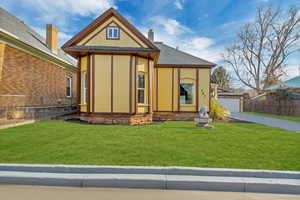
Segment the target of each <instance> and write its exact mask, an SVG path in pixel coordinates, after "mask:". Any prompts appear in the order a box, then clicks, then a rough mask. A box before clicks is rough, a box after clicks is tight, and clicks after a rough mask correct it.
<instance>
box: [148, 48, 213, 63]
mask: <svg viewBox="0 0 300 200" xmlns="http://www.w3.org/2000/svg"><path fill="white" fill-rule="evenodd" d="M154 44H155V45H156V46H157V47H158V48H159V49H160V56H159V59H158V62H157V65H158V66H159V65H161V66H163V65H166V66H168V65H175V66H176V65H179V67H189V66H194V67H214V66H215V65H216V64H214V63H212V62H209V61H206V60H204V59H202V58H198V57H196V56H193V55H191V54H188V53H185V52H183V51H180V50H178V49H175V48H173V47H171V46H168V45H166V44H164V43H162V42H154Z"/></svg>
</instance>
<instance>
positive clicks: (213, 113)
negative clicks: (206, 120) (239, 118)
mask: <svg viewBox="0 0 300 200" xmlns="http://www.w3.org/2000/svg"><path fill="white" fill-rule="evenodd" d="M229 115H230V112H229V110H226V109H225V108H223V107H222V106H221V105H220V104H219V103H218V102H217V100H216V99H214V98H212V99H211V102H210V111H209V116H210V117H211V118H212V119H213V120H214V121H215V120H226V119H227V118H228V117H229Z"/></svg>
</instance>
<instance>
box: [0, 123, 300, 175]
mask: <svg viewBox="0 0 300 200" xmlns="http://www.w3.org/2000/svg"><path fill="white" fill-rule="evenodd" d="M213 125H214V126H215V128H214V129H199V128H196V127H195V123H194V122H172V121H170V122H165V123H161V124H155V125H148V126H108V125H103V126H101V125H83V124H76V123H71V122H64V121H44V122H39V123H35V124H28V125H24V126H19V127H14V128H9V129H2V130H0V163H35V164H41V163H43V164H84V165H85V164H89V165H146V166H198V167H221V168H248V169H249V168H250V169H277V170H300V134H299V133H296V132H288V131H284V130H281V129H277V128H271V127H267V126H263V125H259V124H250V123H220V122H218V123H213Z"/></svg>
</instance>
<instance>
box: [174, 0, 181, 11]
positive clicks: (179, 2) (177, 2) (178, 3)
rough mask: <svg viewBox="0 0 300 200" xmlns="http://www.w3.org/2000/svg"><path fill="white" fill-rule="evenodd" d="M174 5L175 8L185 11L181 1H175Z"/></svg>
mask: <svg viewBox="0 0 300 200" xmlns="http://www.w3.org/2000/svg"><path fill="white" fill-rule="evenodd" d="M174 5H175V7H176V8H177V9H179V10H182V9H183V6H182V3H181V1H180V0H175V1H174Z"/></svg>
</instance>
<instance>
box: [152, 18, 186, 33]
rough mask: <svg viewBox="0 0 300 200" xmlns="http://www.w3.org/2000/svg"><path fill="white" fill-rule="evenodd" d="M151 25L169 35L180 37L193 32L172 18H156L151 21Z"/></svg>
mask: <svg viewBox="0 0 300 200" xmlns="http://www.w3.org/2000/svg"><path fill="white" fill-rule="evenodd" d="M151 24H152V26H154V27H156V28H157V29H160V30H163V31H164V32H166V33H167V34H169V35H180V34H182V33H187V32H191V30H190V29H189V28H188V27H186V26H184V25H182V24H180V23H179V22H178V21H177V20H175V19H172V18H165V17H162V16H156V17H153V18H152V19H151Z"/></svg>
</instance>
